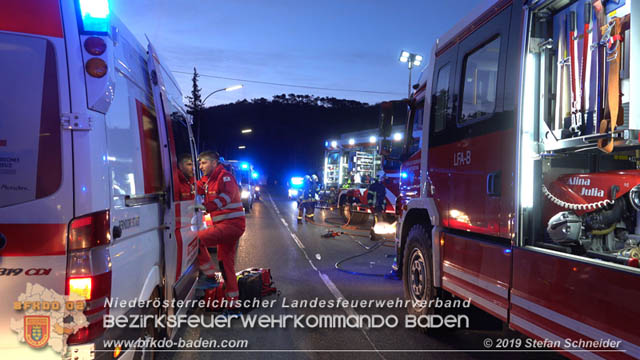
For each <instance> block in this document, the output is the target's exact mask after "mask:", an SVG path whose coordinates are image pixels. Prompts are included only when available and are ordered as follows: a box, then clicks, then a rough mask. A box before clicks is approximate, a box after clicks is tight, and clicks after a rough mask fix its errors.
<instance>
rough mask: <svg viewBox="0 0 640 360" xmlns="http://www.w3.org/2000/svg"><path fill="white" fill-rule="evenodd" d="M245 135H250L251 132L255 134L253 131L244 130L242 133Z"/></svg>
mask: <svg viewBox="0 0 640 360" xmlns="http://www.w3.org/2000/svg"><path fill="white" fill-rule="evenodd" d="M240 132H241V133H243V134H250V133H251V132H253V130H252V129H243V130H242V131H240Z"/></svg>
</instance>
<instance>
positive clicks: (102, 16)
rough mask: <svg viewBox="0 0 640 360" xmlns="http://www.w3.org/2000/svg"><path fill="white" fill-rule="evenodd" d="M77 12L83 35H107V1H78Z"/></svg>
mask: <svg viewBox="0 0 640 360" xmlns="http://www.w3.org/2000/svg"><path fill="white" fill-rule="evenodd" d="M78 12H79V16H80V25H81V32H82V33H83V34H95V35H107V34H108V33H109V0H78Z"/></svg>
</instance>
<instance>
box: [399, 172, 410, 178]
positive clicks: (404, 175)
mask: <svg viewBox="0 0 640 360" xmlns="http://www.w3.org/2000/svg"><path fill="white" fill-rule="evenodd" d="M400 176H402V178H403V179H406V178H407V177H409V174H407V173H406V172H404V171H403V172H401V173H400Z"/></svg>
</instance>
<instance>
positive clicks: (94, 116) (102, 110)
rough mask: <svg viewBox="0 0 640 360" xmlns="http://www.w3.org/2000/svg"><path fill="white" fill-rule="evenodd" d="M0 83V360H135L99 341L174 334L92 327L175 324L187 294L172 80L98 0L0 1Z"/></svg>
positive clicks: (181, 161)
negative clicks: (119, 321) (166, 319)
mask: <svg viewBox="0 0 640 360" xmlns="http://www.w3.org/2000/svg"><path fill="white" fill-rule="evenodd" d="M0 78H2V79H3V81H2V82H0V94H1V96H2V101H0V119H2V120H0V280H1V281H2V300H1V301H0V319H2V321H1V322H0V353H2V355H3V356H5V357H7V358H9V359H69V358H73V359H93V358H109V359H112V358H117V359H123V358H125V359H126V358H132V357H133V356H134V351H133V350H137V353H136V354H137V355H142V357H143V358H146V357H147V356H149V355H150V354H149V352H150V351H153V350H152V349H151V348H147V349H145V348H137V349H134V348H130V347H117V348H105V346H108V344H106V343H105V342H104V341H105V340H110V339H111V340H113V339H118V340H122V339H137V338H146V339H151V338H160V336H166V337H174V336H175V334H176V333H177V330H178V329H177V327H175V326H170V327H168V328H166V329H164V330H162V331H161V329H159V328H158V327H156V326H154V325H153V322H151V323H149V324H147V326H141V327H137V328H136V327H131V328H126V329H124V328H120V327H118V326H107V325H105V322H103V320H104V319H105V318H106V317H107V316H112V317H118V316H127V317H128V316H129V315H167V316H173V315H181V314H185V313H186V311H187V309H188V307H187V306H184V305H180V304H185V303H184V302H183V300H191V299H193V298H194V296H195V284H196V281H197V276H198V269H197V266H196V265H195V264H194V262H195V259H196V256H197V252H198V240H197V237H196V233H197V230H198V228H199V227H200V226H201V218H202V215H201V214H200V213H198V206H196V197H195V193H194V178H195V175H196V174H195V172H194V164H195V157H194V154H195V153H196V151H195V143H194V141H193V136H192V133H191V128H190V123H191V120H190V117H189V116H188V115H187V113H186V112H185V110H184V106H183V104H182V98H183V96H182V93H181V92H180V89H179V87H178V86H177V83H176V81H175V79H174V78H173V77H172V75H171V73H170V72H169V71H168V70H167V68H166V64H165V63H164V62H163V61H162V60H161V59H160V57H159V56H158V54H157V52H156V51H155V49H154V47H153V46H152V45H151V44H150V43H149V44H147V45H146V46H143V45H142V44H140V43H139V42H138V40H137V39H136V38H135V37H134V36H133V34H132V33H131V32H130V31H129V30H128V29H127V27H126V26H125V25H124V24H123V23H122V22H121V21H120V20H119V19H118V18H117V16H115V15H114V14H111V13H110V9H109V3H108V0H95V1H73V0H62V1H59V0H15V1H14V0H9V1H3V2H2V10H1V11H0ZM108 300H113V301H115V303H114V302H111V301H108ZM148 300H149V301H157V302H156V303H155V304H156V305H155V306H149V305H144V304H146V301H148ZM174 300H175V301H178V302H174ZM139 301H140V302H142V304H143V305H140V302H139ZM160 301H162V302H160ZM165 301H166V303H165ZM69 304H71V307H69V306H68V305H69ZM158 304H167V306H164V305H161V306H158ZM161 334H162V335H161Z"/></svg>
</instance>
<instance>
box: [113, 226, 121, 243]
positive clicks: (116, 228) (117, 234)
mask: <svg viewBox="0 0 640 360" xmlns="http://www.w3.org/2000/svg"><path fill="white" fill-rule="evenodd" d="M111 235H113V240H115V239H117V238H119V237H121V236H122V228H121V227H120V226H118V225H116V226H114V227H113V230H112V231H111Z"/></svg>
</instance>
